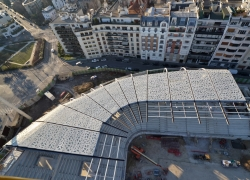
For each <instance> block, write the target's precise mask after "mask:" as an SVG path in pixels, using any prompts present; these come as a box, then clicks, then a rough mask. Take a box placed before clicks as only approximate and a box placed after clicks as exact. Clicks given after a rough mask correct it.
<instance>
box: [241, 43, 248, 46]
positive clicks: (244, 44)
mask: <svg viewBox="0 0 250 180" xmlns="http://www.w3.org/2000/svg"><path fill="white" fill-rule="evenodd" d="M241 46H243V47H248V46H249V44H246V43H243V44H242V45H241Z"/></svg>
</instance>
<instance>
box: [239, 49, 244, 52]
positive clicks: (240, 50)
mask: <svg viewBox="0 0 250 180" xmlns="http://www.w3.org/2000/svg"><path fill="white" fill-rule="evenodd" d="M245 51H246V50H245V49H239V50H238V52H245Z"/></svg>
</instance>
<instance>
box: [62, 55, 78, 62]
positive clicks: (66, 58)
mask: <svg viewBox="0 0 250 180" xmlns="http://www.w3.org/2000/svg"><path fill="white" fill-rule="evenodd" d="M61 58H63V59H64V60H65V61H69V60H74V59H75V57H74V56H71V55H65V56H61Z"/></svg>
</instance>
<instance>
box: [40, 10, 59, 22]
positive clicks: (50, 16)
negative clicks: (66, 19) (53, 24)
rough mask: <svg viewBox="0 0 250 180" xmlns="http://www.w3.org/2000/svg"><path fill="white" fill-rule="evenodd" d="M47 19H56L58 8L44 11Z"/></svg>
mask: <svg viewBox="0 0 250 180" xmlns="http://www.w3.org/2000/svg"><path fill="white" fill-rule="evenodd" d="M42 14H43V17H44V19H45V20H54V19H55V18H56V17H57V14H56V10H55V9H53V10H51V11H49V12H42Z"/></svg>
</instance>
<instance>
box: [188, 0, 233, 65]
mask: <svg viewBox="0 0 250 180" xmlns="http://www.w3.org/2000/svg"><path fill="white" fill-rule="evenodd" d="M229 18H230V14H229V12H228V9H227V8H221V6H220V2H219V1H212V2H211V1H210V0H204V1H202V2H201V3H200V4H199V20H198V21H197V25H196V29H195V35H194V39H193V42H192V45H191V48H190V51H189V55H188V59H187V62H188V63H198V64H201V65H208V64H209V61H210V60H211V58H212V56H213V54H214V52H215V50H216V48H217V45H218V44H219V42H220V39H221V38H222V36H223V34H224V31H225V29H226V26H227V23H228V22H229Z"/></svg>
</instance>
